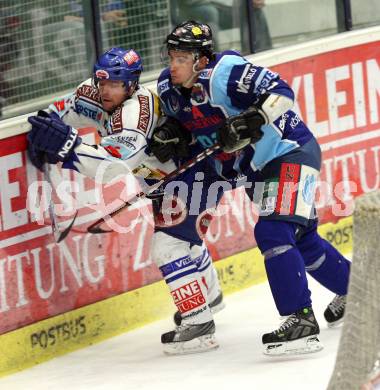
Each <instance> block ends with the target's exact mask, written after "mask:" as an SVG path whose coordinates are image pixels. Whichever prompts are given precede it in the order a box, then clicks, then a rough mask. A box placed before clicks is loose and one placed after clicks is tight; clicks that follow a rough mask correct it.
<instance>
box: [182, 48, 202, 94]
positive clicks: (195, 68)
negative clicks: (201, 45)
mask: <svg viewBox="0 0 380 390" xmlns="http://www.w3.org/2000/svg"><path fill="white" fill-rule="evenodd" d="M194 60H195V62H194V64H193V74H192V75H191V76H190V77H189V78H188V79H187V80H186V81H185V82H184V83H182V86H183V87H185V88H191V87H192V86H193V85H194V83H195V81H196V80H197V78H198V76H199V73H201V72H202V70H203V69H198V66H199V57H198V55H194Z"/></svg>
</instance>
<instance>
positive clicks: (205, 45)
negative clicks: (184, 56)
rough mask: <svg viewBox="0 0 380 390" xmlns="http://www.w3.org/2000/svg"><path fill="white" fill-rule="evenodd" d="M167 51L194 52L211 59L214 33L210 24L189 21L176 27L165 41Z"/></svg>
mask: <svg viewBox="0 0 380 390" xmlns="http://www.w3.org/2000/svg"><path fill="white" fill-rule="evenodd" d="M165 43H166V47H167V50H168V51H169V50H183V51H192V52H196V53H199V54H201V55H205V56H206V57H208V58H211V56H212V54H213V40H212V31H211V28H210V26H209V25H208V24H205V23H199V22H196V21H195V20H187V21H186V22H183V23H180V24H179V25H178V26H176V27H174V29H173V31H172V32H171V33H170V34H169V35H168V36H167V37H166V40H165Z"/></svg>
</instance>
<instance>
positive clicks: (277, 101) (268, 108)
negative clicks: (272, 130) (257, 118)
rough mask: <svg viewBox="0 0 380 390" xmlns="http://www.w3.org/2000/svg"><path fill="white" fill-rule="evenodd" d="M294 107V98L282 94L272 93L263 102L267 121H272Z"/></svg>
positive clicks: (262, 106)
mask: <svg viewBox="0 0 380 390" xmlns="http://www.w3.org/2000/svg"><path fill="white" fill-rule="evenodd" d="M292 107H293V100H292V99H290V98H288V97H286V96H282V95H275V94H270V95H268V97H267V98H266V99H265V101H264V102H263V103H262V105H261V111H262V112H263V113H264V114H265V116H266V119H267V123H271V122H274V121H275V120H276V119H277V118H279V117H280V116H281V115H282V114H284V113H285V112H286V111H289V110H290V109H291V108H292Z"/></svg>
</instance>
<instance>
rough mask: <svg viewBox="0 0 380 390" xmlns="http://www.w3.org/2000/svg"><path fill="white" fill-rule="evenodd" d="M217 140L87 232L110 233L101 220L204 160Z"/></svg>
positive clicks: (211, 151) (212, 151)
mask: <svg viewBox="0 0 380 390" xmlns="http://www.w3.org/2000/svg"><path fill="white" fill-rule="evenodd" d="M220 147H221V146H220V144H219V142H217V143H215V144H214V145H213V146H210V147H209V148H207V149H205V150H204V151H203V152H201V153H199V154H197V155H196V156H195V157H194V158H192V159H190V160H189V161H187V162H185V163H184V164H182V165H181V166H180V167H179V168H178V169H176V170H174V171H173V172H171V173H169V174H167V175H166V176H165V177H164V178H162V179H161V180H160V181H158V182H157V183H156V184H154V185H152V186H151V187H150V189H149V191H147V192H140V193H139V194H137V195H135V196H134V197H133V198H132V199H130V200H129V201H127V202H124V203H123V204H122V205H121V206H119V207H117V208H116V209H115V210H113V211H111V212H110V213H109V214H107V215H105V216H103V217H101V218H99V219H98V220H97V221H95V222H94V223H93V224H92V225H90V226H89V227H88V228H87V232H88V233H92V234H100V233H111V232H113V230H112V229H111V230H105V229H102V228H101V227H100V225H101V224H102V223H103V222H107V220H108V219H110V218H112V217H114V216H115V215H117V214H119V213H120V212H121V211H123V210H125V209H126V208H127V207H129V206H131V205H133V204H135V203H136V202H137V201H138V200H140V199H143V198H145V197H146V196H148V195H150V194H151V193H152V192H154V191H155V190H156V189H158V188H160V187H161V186H162V185H166V184H167V183H168V182H169V181H171V180H172V179H174V178H175V177H177V176H178V175H180V174H182V173H183V172H185V171H186V170H187V169H189V168H191V167H193V166H194V165H195V164H197V163H198V162H200V161H202V160H204V159H205V158H206V157H208V156H210V155H211V154H213V153H214V152H216V151H217V150H219V149H220Z"/></svg>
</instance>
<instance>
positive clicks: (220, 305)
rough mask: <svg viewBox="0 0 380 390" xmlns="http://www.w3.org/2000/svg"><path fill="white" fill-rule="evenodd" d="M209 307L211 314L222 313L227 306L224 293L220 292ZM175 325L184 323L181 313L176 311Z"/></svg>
mask: <svg viewBox="0 0 380 390" xmlns="http://www.w3.org/2000/svg"><path fill="white" fill-rule="evenodd" d="M209 307H210V309H211V313H212V314H215V313H218V312H220V311H221V310H223V309H224V308H225V307H226V304H225V303H224V302H223V293H222V292H220V294H219V295H218V296H217V297H216V298H215V299H214V300H213V301H212V302H211V303H210V304H209ZM173 319H174V323H175V324H176V325H177V326H179V325H181V322H182V316H181V313H180V312H179V311H176V312H175V313H174V316H173Z"/></svg>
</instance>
